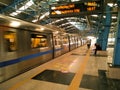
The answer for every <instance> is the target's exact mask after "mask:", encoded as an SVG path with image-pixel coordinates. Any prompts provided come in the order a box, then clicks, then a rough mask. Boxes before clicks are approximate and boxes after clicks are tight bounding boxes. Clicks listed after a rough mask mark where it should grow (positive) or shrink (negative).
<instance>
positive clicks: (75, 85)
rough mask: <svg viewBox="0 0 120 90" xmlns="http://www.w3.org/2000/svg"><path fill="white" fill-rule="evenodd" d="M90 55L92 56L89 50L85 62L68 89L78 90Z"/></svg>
mask: <svg viewBox="0 0 120 90" xmlns="http://www.w3.org/2000/svg"><path fill="white" fill-rule="evenodd" d="M89 56H90V50H88V53H87V55H86V57H85V58H84V60H83V63H82V65H81V66H80V69H79V70H78V71H77V73H76V74H75V76H74V78H73V80H72V82H71V84H70V85H69V87H68V90H78V89H79V85H80V82H81V80H82V76H83V73H84V69H85V67H86V65H87V62H88V59H89Z"/></svg>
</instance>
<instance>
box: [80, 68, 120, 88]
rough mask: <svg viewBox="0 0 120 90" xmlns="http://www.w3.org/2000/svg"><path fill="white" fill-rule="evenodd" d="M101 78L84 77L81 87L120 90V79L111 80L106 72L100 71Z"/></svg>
mask: <svg viewBox="0 0 120 90" xmlns="http://www.w3.org/2000/svg"><path fill="white" fill-rule="evenodd" d="M98 74H99V76H98V77H97V76H91V75H85V74H84V75H83V78H82V81H81V84H80V87H81V88H86V89H92V90H120V79H110V78H107V76H106V71H105V70H98Z"/></svg>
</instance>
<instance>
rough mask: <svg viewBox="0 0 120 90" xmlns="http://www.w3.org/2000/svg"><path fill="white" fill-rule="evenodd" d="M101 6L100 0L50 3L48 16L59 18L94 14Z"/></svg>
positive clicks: (99, 10) (100, 9)
mask: <svg viewBox="0 0 120 90" xmlns="http://www.w3.org/2000/svg"><path fill="white" fill-rule="evenodd" d="M102 6H103V4H102V0H96V1H86V2H80V1H79V2H76V3H67V4H62V5H58V4H57V5H51V6H50V17H53V18H60V17H74V16H79V15H89V14H95V13H99V12H101V11H102Z"/></svg>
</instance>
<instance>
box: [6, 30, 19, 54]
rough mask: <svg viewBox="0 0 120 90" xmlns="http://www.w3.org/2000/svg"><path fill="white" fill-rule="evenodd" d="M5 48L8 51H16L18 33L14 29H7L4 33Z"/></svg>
mask: <svg viewBox="0 0 120 90" xmlns="http://www.w3.org/2000/svg"><path fill="white" fill-rule="evenodd" d="M4 39H5V46H6V47H5V49H6V51H8V52H13V51H16V49H17V48H16V33H15V32H12V31H6V32H5V34H4Z"/></svg>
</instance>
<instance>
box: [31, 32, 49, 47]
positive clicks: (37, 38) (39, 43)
mask: <svg viewBox="0 0 120 90" xmlns="http://www.w3.org/2000/svg"><path fill="white" fill-rule="evenodd" d="M47 46H48V43H47V37H46V36H45V35H40V34H31V48H40V47H47Z"/></svg>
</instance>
